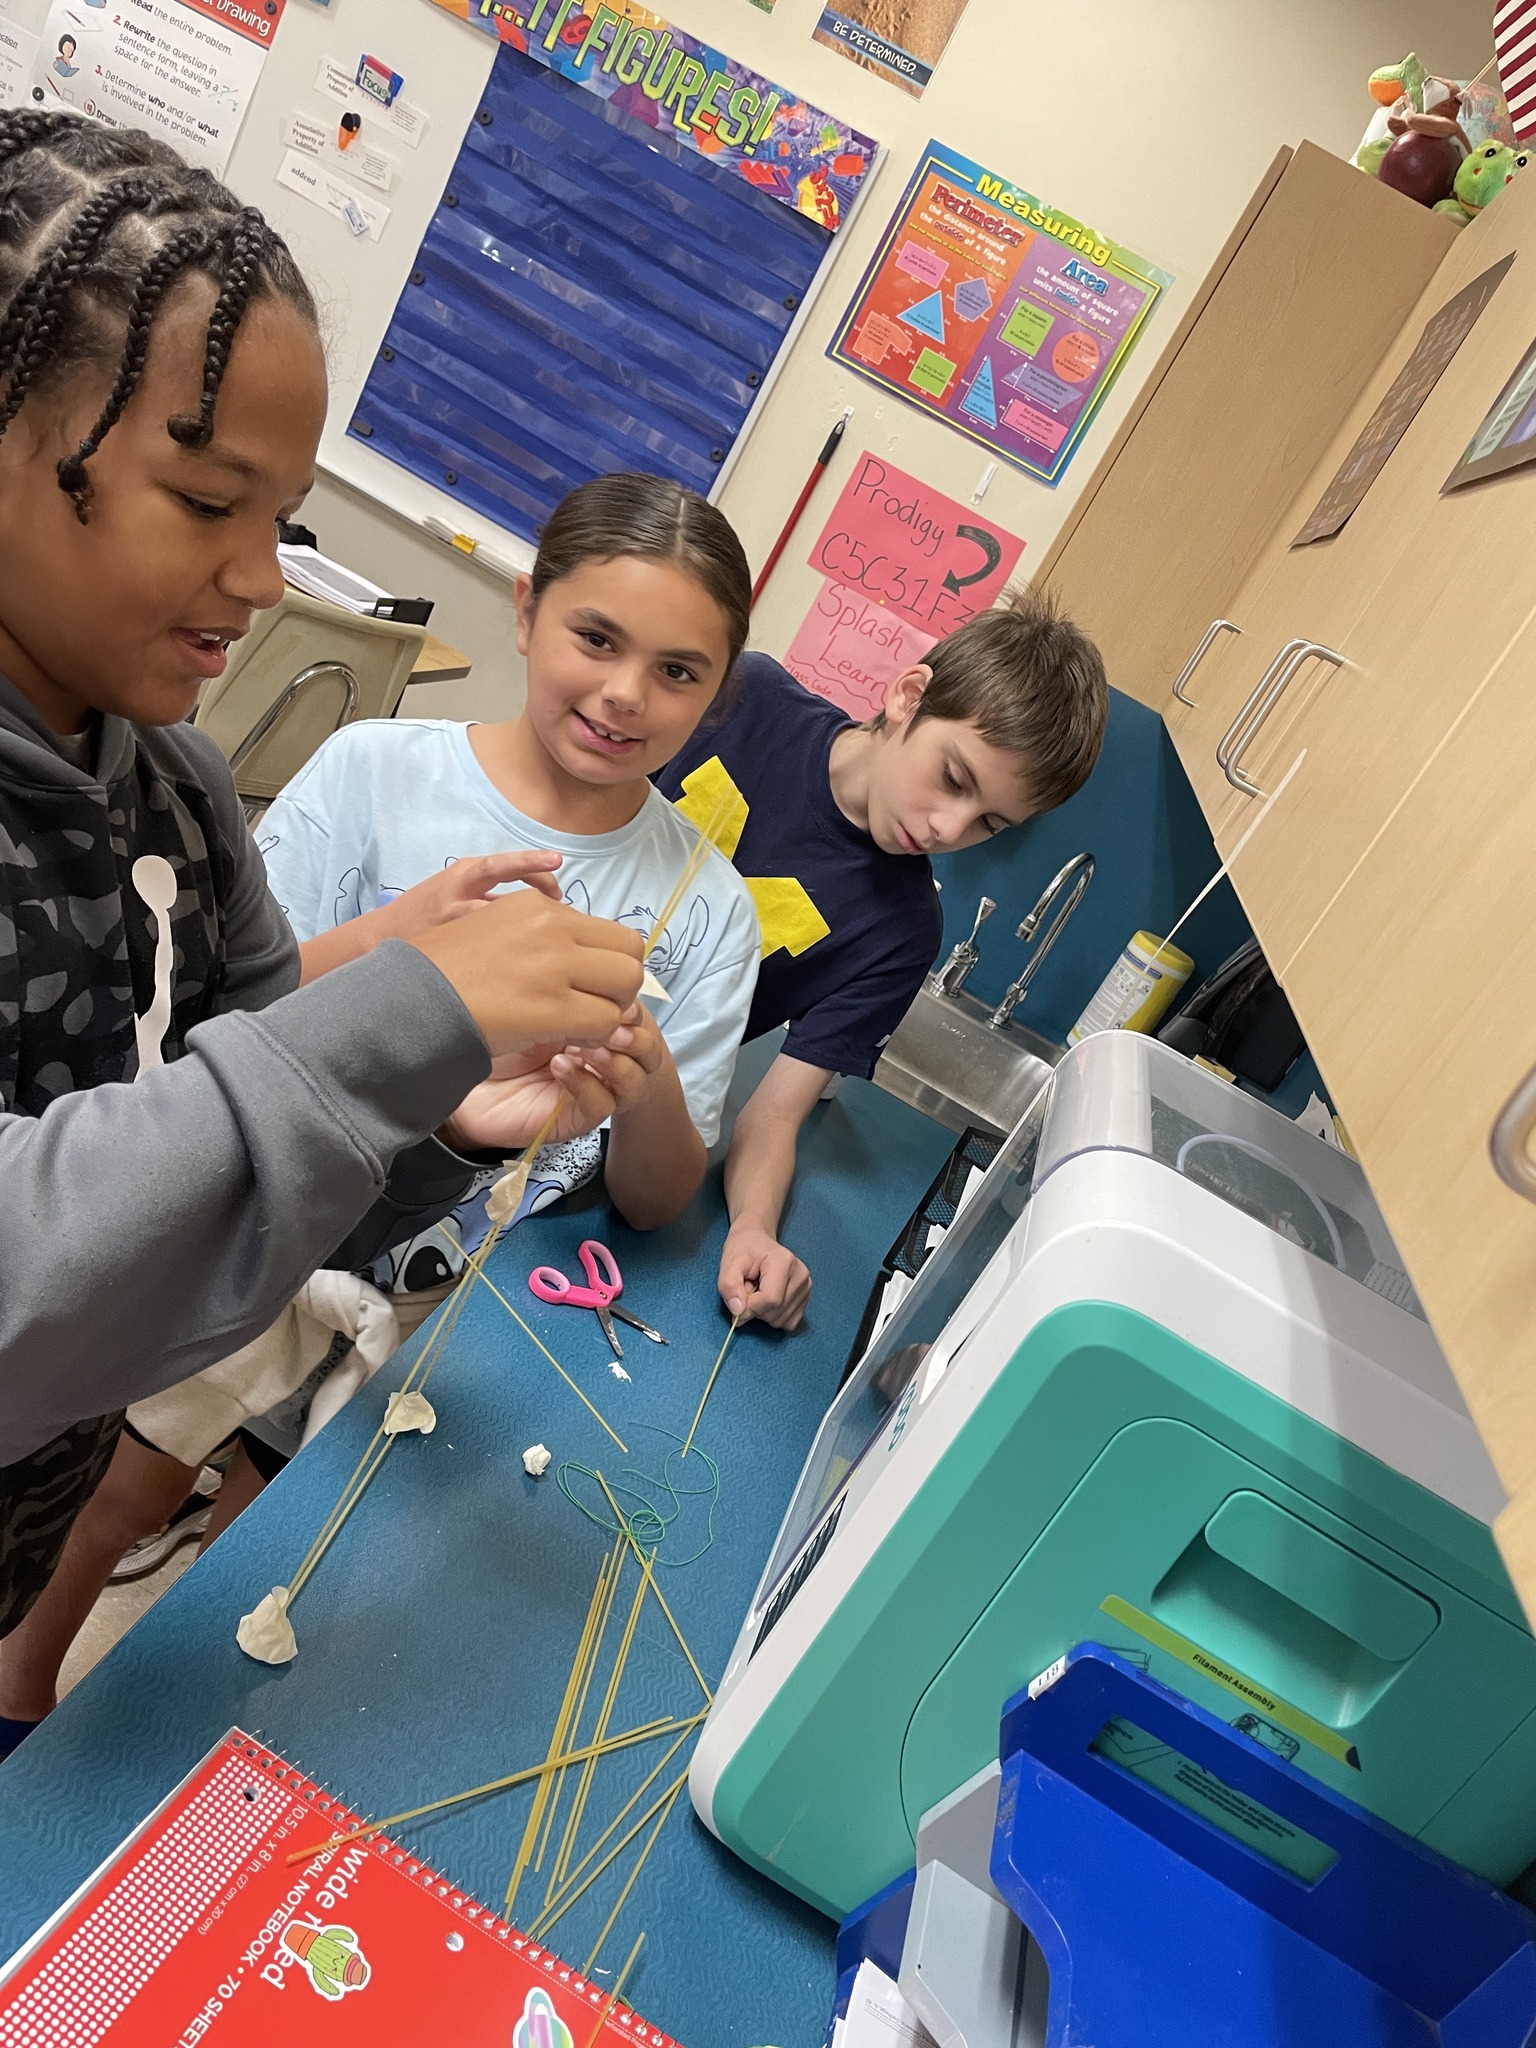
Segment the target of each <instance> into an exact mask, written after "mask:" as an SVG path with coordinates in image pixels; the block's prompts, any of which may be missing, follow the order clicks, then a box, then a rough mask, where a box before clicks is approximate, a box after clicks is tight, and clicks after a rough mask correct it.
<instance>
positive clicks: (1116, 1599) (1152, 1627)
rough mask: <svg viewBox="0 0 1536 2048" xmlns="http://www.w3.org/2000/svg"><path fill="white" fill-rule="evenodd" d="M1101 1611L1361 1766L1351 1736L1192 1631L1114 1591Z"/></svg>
mask: <svg viewBox="0 0 1536 2048" xmlns="http://www.w3.org/2000/svg"><path fill="white" fill-rule="evenodd" d="M1099 1612H1100V1613H1101V1614H1107V1615H1108V1616H1109V1618H1110V1620H1111V1621H1118V1622H1119V1623H1120V1625H1121V1627H1122V1628H1128V1629H1130V1630H1131V1631H1132V1633H1133V1634H1135V1635H1138V1636H1140V1637H1141V1638H1142V1639H1143V1641H1145V1642H1149V1643H1151V1644H1153V1645H1154V1646H1155V1647H1156V1648H1157V1649H1159V1650H1166V1651H1167V1653H1168V1655H1169V1656H1170V1657H1177V1658H1178V1660H1179V1662H1180V1663H1181V1664H1186V1665H1188V1667H1189V1669H1190V1670H1191V1671H1198V1672H1199V1673H1200V1676H1201V1677H1202V1678H1209V1679H1211V1680H1213V1681H1214V1683H1215V1684H1217V1685H1222V1686H1225V1687H1226V1689H1227V1691H1228V1692H1232V1693H1236V1695H1237V1697H1238V1698H1239V1699H1240V1700H1242V1701H1244V1702H1245V1703H1246V1704H1247V1705H1248V1706H1250V1707H1257V1708H1258V1709H1259V1711H1260V1712H1261V1713H1262V1714H1264V1715H1266V1716H1267V1717H1268V1718H1269V1719H1270V1720H1271V1721H1273V1722H1274V1723H1275V1726H1276V1727H1277V1728H1285V1729H1288V1730H1289V1731H1290V1733H1291V1734H1292V1735H1299V1736H1300V1737H1301V1739H1302V1741H1303V1742H1310V1743H1311V1745H1312V1747H1313V1748H1314V1749H1320V1750H1321V1751H1322V1752H1323V1754H1324V1755H1325V1756H1331V1757H1333V1758H1334V1759H1335V1760H1336V1761H1337V1762H1339V1763H1341V1764H1348V1765H1349V1767H1350V1769H1351V1770H1355V1771H1358V1770H1359V1768H1360V1752H1359V1751H1358V1750H1357V1749H1356V1748H1355V1746H1354V1744H1353V1743H1352V1742H1346V1741H1345V1740H1344V1738H1343V1736H1342V1735H1338V1734H1335V1732H1334V1730H1333V1729H1332V1728H1329V1727H1327V1726H1326V1725H1325V1724H1324V1723H1323V1722H1321V1721H1314V1720H1313V1718H1312V1716H1311V1715H1310V1714H1304V1713H1303V1712H1302V1711H1301V1708H1300V1707H1293V1706H1292V1705H1291V1704H1290V1702H1289V1700H1282V1699H1280V1698H1278V1697H1277V1696H1276V1695H1275V1694H1274V1693H1272V1692H1268V1691H1266V1689H1265V1688H1264V1687H1263V1686H1262V1685H1255V1683H1254V1682H1253V1680H1252V1679H1251V1678H1245V1677H1244V1676H1243V1674H1242V1672H1240V1671H1234V1670H1233V1668H1232V1666H1231V1665H1230V1664H1223V1663H1222V1661H1221V1660H1220V1658H1219V1657H1213V1656H1212V1655H1211V1654H1210V1652H1209V1650H1202V1649H1201V1647H1200V1645H1199V1644H1198V1643H1192V1642H1191V1641H1190V1640H1189V1638H1188V1637H1187V1636H1181V1635H1179V1634H1178V1633H1177V1631H1176V1630H1174V1629H1171V1628H1168V1627H1166V1626H1165V1625H1164V1624H1163V1623H1162V1622H1160V1621H1155V1620H1154V1619H1153V1618H1152V1616H1151V1615H1150V1614H1143V1613H1142V1611H1141V1609H1140V1608H1139V1607H1133V1606H1132V1605H1131V1603H1130V1602H1129V1601H1128V1600H1122V1599H1121V1598H1120V1596H1119V1594H1118V1593H1111V1594H1109V1595H1108V1597H1107V1598H1106V1599H1103V1600H1101V1601H1100V1602H1099Z"/></svg>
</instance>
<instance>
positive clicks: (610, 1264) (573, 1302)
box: [528, 1237, 667, 1358]
mask: <svg viewBox="0 0 1536 2048" xmlns="http://www.w3.org/2000/svg"><path fill="white" fill-rule="evenodd" d="M576 1256H577V1257H578V1258H579V1259H580V1260H581V1269H582V1271H583V1272H584V1273H585V1274H586V1276H587V1284H586V1286H585V1287H577V1286H574V1285H573V1284H572V1283H571V1282H570V1281H569V1280H568V1279H567V1278H566V1277H565V1275H564V1274H563V1273H562V1272H560V1271H559V1270H558V1269H557V1268H556V1267H554V1266H536V1267H535V1268H534V1270H533V1271H532V1272H531V1273H530V1274H529V1275H528V1285H529V1287H530V1288H531V1289H532V1291H533V1292H534V1293H535V1294H536V1295H537V1296H538V1298H539V1300H540V1301H547V1302H552V1303H553V1304H555V1306H557V1307H560V1308H589V1309H591V1310H592V1312H593V1314H594V1315H595V1316H596V1317H597V1320H598V1321H599V1322H600V1323H601V1324H602V1326H603V1335H604V1336H605V1337H606V1338H607V1339H608V1342H609V1344H610V1345H611V1346H612V1349H613V1355H614V1357H615V1358H622V1357H623V1356H624V1347H623V1345H622V1344H621V1343H620V1342H619V1340H618V1336H617V1335H616V1333H615V1331H614V1327H613V1319H614V1317H615V1316H617V1317H618V1319H619V1321H620V1322H623V1323H628V1324H629V1325H630V1327H631V1328H632V1329H636V1330H638V1331H639V1332H640V1333H641V1335H642V1336H645V1337H649V1338H650V1340H651V1342H652V1343H653V1344H665V1343H666V1341H667V1340H666V1338H665V1337H663V1336H662V1334H661V1332H660V1330H653V1329H652V1328H651V1326H650V1324H649V1323H642V1322H641V1320H640V1318H639V1317H638V1316H632V1315H631V1314H630V1313H629V1311H628V1310H627V1309H622V1308H615V1307H614V1303H615V1302H616V1301H617V1300H618V1298H619V1296H620V1295H621V1294H622V1293H623V1291H624V1276H623V1274H622V1273H621V1272H620V1271H619V1262H618V1260H617V1259H616V1258H615V1257H614V1256H613V1253H612V1252H611V1251H609V1249H608V1247H607V1245H605V1244H599V1243H598V1242H597V1240H596V1239H595V1238H590V1237H589V1238H588V1239H587V1240H586V1242H585V1243H584V1244H583V1245H581V1246H580V1247H579V1248H578V1250H577V1253H576Z"/></svg>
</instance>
